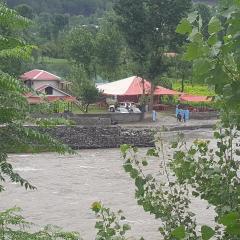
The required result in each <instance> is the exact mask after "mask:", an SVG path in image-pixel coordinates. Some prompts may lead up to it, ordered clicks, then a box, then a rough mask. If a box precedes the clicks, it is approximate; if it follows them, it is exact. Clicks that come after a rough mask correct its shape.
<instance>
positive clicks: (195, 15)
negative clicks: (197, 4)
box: [187, 11, 199, 23]
mask: <svg viewBox="0 0 240 240" xmlns="http://www.w3.org/2000/svg"><path fill="white" fill-rule="evenodd" d="M198 16H199V14H198V11H194V12H191V13H189V14H188V18H187V20H188V21H189V22H190V23H194V22H195V21H196V20H197V18H198Z"/></svg>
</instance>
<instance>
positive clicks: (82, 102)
mask: <svg viewBox="0 0 240 240" xmlns="http://www.w3.org/2000/svg"><path fill="white" fill-rule="evenodd" d="M69 78H70V79H71V81H72V83H73V87H72V92H73V94H74V95H75V96H77V99H78V103H77V105H78V106H79V107H80V109H81V111H83V112H85V113H87V112H88V107H89V105H90V104H92V103H96V102H97V100H98V99H99V97H100V93H99V91H98V89H97V88H96V86H95V83H94V82H93V81H92V80H91V79H89V78H88V73H87V72H86V71H85V69H84V68H82V67H79V66H74V67H73V69H72V72H71V75H70V77H69Z"/></svg>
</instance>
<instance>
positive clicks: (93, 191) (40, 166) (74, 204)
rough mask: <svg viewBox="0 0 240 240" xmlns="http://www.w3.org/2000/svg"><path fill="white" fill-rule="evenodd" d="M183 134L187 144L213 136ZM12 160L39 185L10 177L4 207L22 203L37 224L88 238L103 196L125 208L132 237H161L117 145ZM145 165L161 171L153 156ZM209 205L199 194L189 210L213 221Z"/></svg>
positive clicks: (114, 205)
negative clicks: (95, 207) (26, 186)
mask: <svg viewBox="0 0 240 240" xmlns="http://www.w3.org/2000/svg"><path fill="white" fill-rule="evenodd" d="M172 133H173V132H168V133H166V134H168V135H165V136H166V138H167V140H171V138H173V137H174V136H173V135H172ZM185 135H186V139H187V142H188V144H191V143H192V142H193V140H194V139H195V138H201V139H202V138H203V139H211V138H212V132H211V131H210V130H208V129H200V130H195V131H192V130H190V131H187V130H186V131H185ZM166 144H168V141H166ZM166 146H168V145H166ZM146 152H147V149H144V148H143V149H140V150H139V156H140V157H144V155H145V153H146ZM9 161H10V162H11V163H12V164H13V168H14V170H16V171H17V172H18V173H20V174H21V176H23V177H24V178H26V179H28V180H29V181H30V182H31V183H32V184H34V185H36V187H37V190H36V191H26V190H25V189H24V188H22V187H19V186H18V185H15V184H12V183H10V182H7V183H6V188H7V191H5V192H2V193H1V206H0V209H7V208H10V207H13V206H15V205H17V206H18V207H21V208H22V209H23V215H24V216H25V217H26V220H27V221H30V222H33V223H35V224H36V226H35V227H36V228H37V229H39V228H40V227H41V226H44V225H46V224H54V225H58V226H60V227H63V228H64V229H66V230H70V231H79V232H80V233H81V236H82V237H83V238H84V239H86V240H91V239H94V237H95V230H94V225H95V222H96V217H95V215H94V214H93V212H92V211H91V209H90V206H91V204H92V203H93V202H95V201H102V202H103V203H104V204H105V205H106V207H110V208H111V209H113V210H114V211H117V210H118V209H122V210H123V211H124V215H125V216H126V218H127V219H126V222H127V223H129V224H130V225H131V227H132V230H131V231H130V236H134V237H135V239H140V237H141V236H143V237H144V239H146V240H159V239H162V238H161V235H160V233H159V231H158V228H159V227H160V226H161V221H160V220H157V219H155V218H154V216H153V215H150V214H149V213H146V212H144V210H143V209H142V207H141V206H138V205H137V201H136V199H135V196H134V194H135V192H134V191H135V185H134V182H133V181H132V180H130V178H129V177H128V175H127V174H126V173H125V171H124V170H123V167H122V164H123V160H122V159H121V156H120V150H119V149H95V150H94V149H91V150H80V151H77V152H76V154H74V155H58V154H56V153H41V154H14V155H10V156H9ZM147 169H148V171H149V172H150V173H152V174H155V173H158V171H159V161H156V159H150V161H149V166H148V168H147ZM207 207H208V205H207V204H206V202H204V201H203V200H201V199H200V198H194V199H192V204H191V210H192V211H193V212H195V213H196V214H197V222H198V224H200V225H206V224H207V225H208V226H211V225H212V223H213V219H214V211H213V210H212V209H208V208H207Z"/></svg>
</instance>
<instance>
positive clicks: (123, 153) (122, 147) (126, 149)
mask: <svg viewBox="0 0 240 240" xmlns="http://www.w3.org/2000/svg"><path fill="white" fill-rule="evenodd" d="M130 148H131V146H130V145H128V144H123V145H121V146H120V150H121V153H122V155H123V157H124V158H125V157H126V154H127V151H128V150H129V149H130Z"/></svg>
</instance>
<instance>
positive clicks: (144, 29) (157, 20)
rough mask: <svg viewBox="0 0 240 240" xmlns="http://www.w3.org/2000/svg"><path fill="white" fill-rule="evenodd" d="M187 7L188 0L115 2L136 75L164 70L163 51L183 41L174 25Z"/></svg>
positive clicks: (188, 4) (151, 77)
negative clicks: (134, 64)
mask: <svg viewBox="0 0 240 240" xmlns="http://www.w3.org/2000/svg"><path fill="white" fill-rule="evenodd" d="M190 7H191V1H189V0H184V1H148V0H141V1H135V0H134V1H130V0H119V1H117V2H116V4H115V6H114V10H115V12H116V14H117V16H118V17H119V18H118V21H117V23H118V26H119V29H120V31H121V32H122V34H123V36H124V38H125V40H126V43H127V45H128V47H129V49H130V51H131V53H132V58H133V61H134V62H135V63H136V66H137V67H136V69H135V72H136V74H137V75H139V76H140V77H146V78H147V79H149V80H150V81H153V80H154V79H155V78H156V77H158V76H159V75H162V74H163V73H164V72H165V71H166V70H167V65H166V64H165V61H164V53H166V52H167V51H169V50H172V49H174V50H176V49H177V47H176V46H179V45H180V44H181V43H182V40H183V38H181V37H179V36H178V35H177V34H176V33H175V29H176V26H177V24H178V22H179V21H180V20H181V18H182V17H184V16H185V15H186V13H187V12H188V11H189V9H190ZM173 45H174V48H173ZM152 85H153V84H152ZM152 92H153V89H152ZM151 99H152V100H153V98H151ZM151 105H152V104H151Z"/></svg>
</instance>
